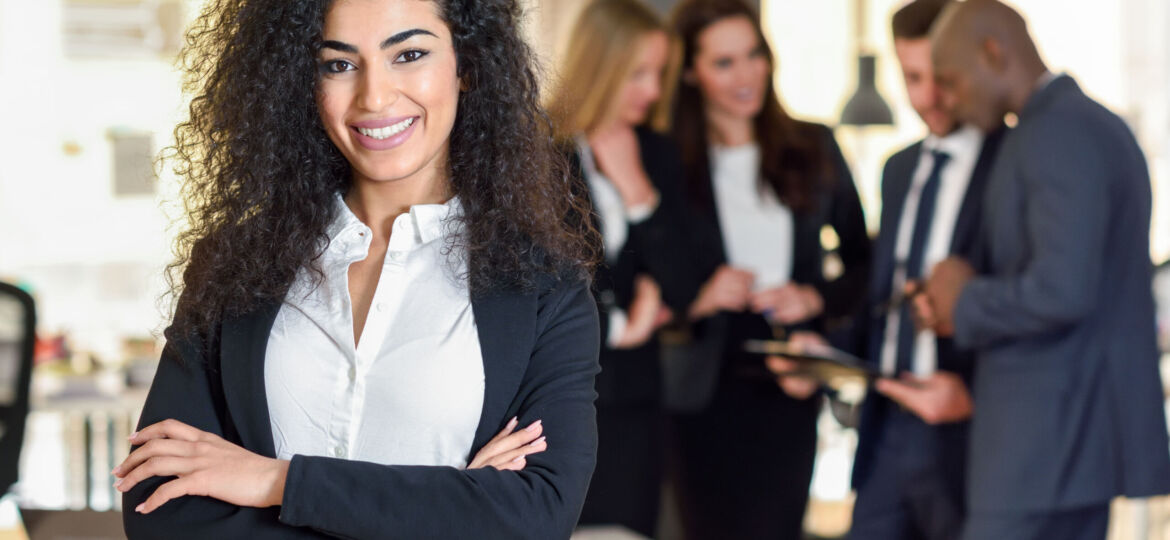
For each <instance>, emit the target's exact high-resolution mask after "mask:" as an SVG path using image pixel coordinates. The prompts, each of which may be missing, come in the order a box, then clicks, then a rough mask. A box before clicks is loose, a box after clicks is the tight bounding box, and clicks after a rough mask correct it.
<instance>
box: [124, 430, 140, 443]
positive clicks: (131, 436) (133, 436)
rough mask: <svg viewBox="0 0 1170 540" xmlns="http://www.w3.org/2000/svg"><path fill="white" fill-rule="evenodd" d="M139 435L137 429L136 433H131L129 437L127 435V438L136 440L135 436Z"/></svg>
mask: <svg viewBox="0 0 1170 540" xmlns="http://www.w3.org/2000/svg"><path fill="white" fill-rule="evenodd" d="M137 436H138V432H137V431H135V432H134V433H131V434H130V436H129V437H126V439H127V440H131V441H133V440H134V438H135V437H137Z"/></svg>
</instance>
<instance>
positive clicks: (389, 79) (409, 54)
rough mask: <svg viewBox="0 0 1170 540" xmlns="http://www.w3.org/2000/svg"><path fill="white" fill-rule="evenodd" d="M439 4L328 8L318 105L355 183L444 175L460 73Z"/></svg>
mask: <svg viewBox="0 0 1170 540" xmlns="http://www.w3.org/2000/svg"><path fill="white" fill-rule="evenodd" d="M438 9H439V7H438V5H437V4H436V3H435V2H429V1H420V0H337V1H336V2H334V3H333V6H332V7H331V8H330V9H329V12H328V13H327V14H326V16H325V25H324V28H323V31H322V42H321V45H320V52H319V54H318V73H319V75H318V83H317V110H318V112H319V113H320V115H321V123H322V124H323V125H324V126H325V131H326V132H327V133H328V135H329V138H330V140H332V141H333V144H334V145H336V146H337V148H338V149H339V150H341V153H342V154H343V155H344V156H345V158H346V159H347V160H348V161H349V164H350V166H351V168H352V169H353V177H354V178H353V179H354V182H355V183H357V182H363V181H373V182H388V181H398V180H404V179H412V178H426V179H434V178H440V179H445V178H446V172H445V171H446V163H447V155H448V143H449V140H450V135H451V128H452V126H454V124H455V115H456V111H457V109H458V103H459V86H460V81H459V78H458V75H457V72H456V58H455V49H454V46H453V44H452V40H451V32H450V30H449V29H448V28H447V25H446V23H444V22H443V20H442V19H441V18H440V16H439V12H438Z"/></svg>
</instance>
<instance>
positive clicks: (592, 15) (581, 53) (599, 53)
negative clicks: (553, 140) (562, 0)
mask: <svg viewBox="0 0 1170 540" xmlns="http://www.w3.org/2000/svg"><path fill="white" fill-rule="evenodd" d="M653 32H662V33H663V34H665V35H666V36H667V37H668V38H669V37H670V30H669V29H668V28H667V26H666V24H665V23H663V22H662V20H661V19H659V18H658V15H657V14H655V13H654V11H653V10H651V9H650V8H649V7H647V6H646V5H645V4H643V3H642V2H641V1H640V0H593V1H591V2H589V3H588V4H587V5H586V6H585V9H584V10H583V11H582V12H581V14H580V15H579V16H578V17H577V22H576V23H574V24H573V29H572V31H571V32H570V33H569V42H568V46H567V50H566V51H565V54H564V57H563V58H562V60H561V64H560V70H559V73H558V74H557V80H556V84H555V85H553V91H552V93H551V94H550V95H549V99H548V100H547V109H548V111H549V115H550V116H551V117H552V120H553V125H554V126H555V128H554V129H556V133H557V138H558V139H560V140H564V139H567V138H570V137H573V136H574V135H576V134H578V133H584V132H588V131H589V130H591V129H594V128H596V127H597V126H598V125H600V124H601V123H602V122H603V121H604V120H605V115H606V114H608V113H609V108H610V106H611V105H612V104H613V101H614V97H615V95H616V94H617V93H618V91H619V90H620V89H621V86H622V83H623V82H625V80H626V79H627V78H628V77H629V75H630V71H631V70H633V68H634V65H633V63H634V58H635V55H634V54H632V51H634V50H635V49H636V48H637V47H638V42H639V40H641V39H643V38H645V37H646V36H647V35H648V34H651V33H653ZM672 41H673V40H672ZM673 48H674V47H672V49H673ZM671 57H672V61H668V62H667V69H665V70H664V72H663V74H662V96H661V97H660V98H659V99H658V103H657V104H656V105H655V107H654V110H653V111H651V113H650V118H649V120H648V123H649V124H650V125H651V127H653V128H655V129H657V130H659V131H666V129H667V127H668V125H669V119H670V95H669V91H670V89H671V88H672V87H673V85H672V84H668V83H667V81H673V80H674V79H675V77H676V72H677V68H676V67H672V66H676V65H677V62H675V61H673V59H674V58H677V57H678V55H677V54H671Z"/></svg>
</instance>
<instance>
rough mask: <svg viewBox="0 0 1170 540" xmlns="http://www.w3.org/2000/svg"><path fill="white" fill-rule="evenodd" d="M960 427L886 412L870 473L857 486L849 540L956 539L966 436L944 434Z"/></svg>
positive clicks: (959, 527) (902, 413)
mask: <svg viewBox="0 0 1170 540" xmlns="http://www.w3.org/2000/svg"><path fill="white" fill-rule="evenodd" d="M965 429H966V428H965V426H938V427H936V426H929V425H927V424H925V423H924V422H922V420H919V419H918V418H916V417H914V416H913V415H911V414H910V413H907V412H905V411H902V410H901V409H898V408H896V407H891V409H889V410H887V412H886V414H885V418H884V419H883V421H882V422H881V424H880V430H881V433H880V434H879V435H877V437H878V442H877V443H876V445H875V448H874V450H873V458H872V462H871V466H870V472H869V474H868V476H867V477H866V478H865V479H864V481H862V483H861V484H860V485H859V486H858V487H857V499H856V502H854V505H853V525H852V528H851V529H850V532H849V538H850V540H956V539H958V538H959V533H960V530H961V527H962V524H963V501H962V497H963V489H964V485H963V470H962V467H963V463H962V462H963V459H962V457H963V456H962V454H963V453H964V452H965V442H966V438H965V437H953V438H948V437H947V435H950V433H948V432H947V431H948V430H952V431H955V430H965ZM963 435H965V433H963ZM955 454H958V455H955Z"/></svg>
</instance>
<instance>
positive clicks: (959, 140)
mask: <svg viewBox="0 0 1170 540" xmlns="http://www.w3.org/2000/svg"><path fill="white" fill-rule="evenodd" d="M982 144H983V133H982V132H981V131H979V129H978V128H975V127H974V126H970V125H964V126H962V127H960V128H959V129H957V130H955V131H953V132H951V133H949V134H947V135H945V136H943V137H939V136H937V135H930V136H928V137H926V140H925V141H923V143H922V146H923V148H924V149H925V150H927V151H936V150H937V151H939V152H943V153H945V154H947V155H949V156H950V158H951V160H956V159H958V160H968V159H975V157H976V156H977V155H978V153H979V149H980V147H981V145H982Z"/></svg>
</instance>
